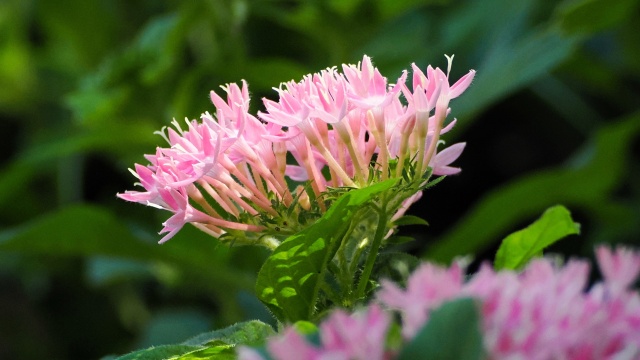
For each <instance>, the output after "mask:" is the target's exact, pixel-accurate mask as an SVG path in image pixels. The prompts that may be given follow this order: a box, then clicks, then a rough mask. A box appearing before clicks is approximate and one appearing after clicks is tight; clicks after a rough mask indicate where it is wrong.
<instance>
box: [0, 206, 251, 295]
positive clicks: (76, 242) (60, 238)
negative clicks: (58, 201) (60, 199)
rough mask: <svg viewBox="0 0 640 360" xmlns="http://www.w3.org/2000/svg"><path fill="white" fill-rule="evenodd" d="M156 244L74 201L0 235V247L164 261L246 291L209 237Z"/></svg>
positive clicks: (244, 280)
mask: <svg viewBox="0 0 640 360" xmlns="http://www.w3.org/2000/svg"><path fill="white" fill-rule="evenodd" d="M177 240H178V239H173V240H172V241H170V242H168V243H166V244H163V245H158V244H155V243H148V242H143V241H141V240H140V239H139V238H138V237H136V236H135V235H133V234H132V232H131V231H130V230H129V229H128V228H127V227H125V226H124V225H123V223H122V221H121V220H119V219H117V218H116V217H115V216H113V215H112V214H110V213H109V212H108V211H106V210H104V209H101V208H98V207H94V206H89V205H77V206H71V207H67V208H64V209H61V210H59V211H57V212H54V213H51V214H48V215H44V216H43V217H41V218H39V219H36V220H34V221H32V222H28V223H26V224H24V225H23V226H21V227H19V228H16V229H12V230H7V231H4V232H2V233H0V250H2V251H20V252H27V253H35V254H46V255H68V256H91V255H103V256H112V257H121V258H125V259H135V260H142V261H166V262H167V263H170V264H174V265H176V266H179V267H180V269H181V270H185V271H189V272H192V273H194V274H198V276H199V277H200V280H201V281H203V282H204V283H207V282H208V283H211V284H215V285H216V286H219V287H220V288H221V289H222V288H226V289H227V290H224V291H226V292H228V289H250V288H251V287H252V286H253V281H252V276H251V275H249V274H245V273H243V272H241V271H240V270H237V269H232V268H230V267H229V266H228V264H227V262H226V261H225V257H226V255H225V252H223V251H220V250H222V249H218V248H217V245H216V241H215V240H213V239H211V240H208V239H207V241H202V239H189V238H182V239H179V241H177Z"/></svg>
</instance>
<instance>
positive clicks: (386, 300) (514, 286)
mask: <svg viewBox="0 0 640 360" xmlns="http://www.w3.org/2000/svg"><path fill="white" fill-rule="evenodd" d="M596 254H597V259H598V264H599V266H600V268H601V270H602V273H603V276H604V279H603V281H602V282H600V283H596V284H595V285H593V286H592V287H591V288H590V289H589V290H588V291H585V288H586V286H587V283H588V279H589V264H588V263H587V262H586V261H579V260H570V261H569V262H568V263H567V264H565V265H564V266H559V265H558V264H557V262H555V261H554V260H552V259H549V258H542V259H536V260H534V261H532V262H531V263H529V264H528V266H527V267H526V268H525V269H524V270H523V271H522V272H519V273H518V272H514V271H500V272H496V271H494V270H493V269H492V267H491V266H489V265H487V264H485V265H483V266H482V267H481V268H480V270H479V271H478V272H477V273H476V274H474V275H472V276H470V277H469V279H467V280H466V281H465V277H464V272H463V268H462V267H461V266H460V265H458V264H455V263H454V264H453V265H452V266H450V267H449V268H445V267H440V266H437V265H434V264H430V263H425V264H423V265H422V266H420V267H419V268H418V269H416V270H415V271H414V273H413V274H412V275H411V276H410V277H409V279H408V281H407V287H406V289H402V288H400V287H398V286H397V285H395V284H394V283H392V282H390V281H384V282H383V283H382V287H381V289H380V290H379V291H378V293H377V302H378V303H380V304H382V305H383V306H385V307H386V308H387V309H390V310H397V311H399V312H400V314H401V315H402V322H401V328H402V335H403V338H404V342H403V344H406V343H408V342H410V341H412V340H413V338H414V336H415V335H416V334H417V333H418V331H419V330H420V329H421V328H422V327H423V326H425V325H426V324H427V323H428V322H429V313H430V312H431V311H433V310H436V309H437V308H439V307H440V306H441V305H442V304H443V303H445V302H447V301H451V300H454V299H458V298H468V297H472V298H475V299H477V300H478V303H479V306H480V312H481V329H480V330H481V333H482V337H483V341H484V347H485V352H486V355H487V358H489V359H540V360H547V359H584V360H588V359H593V360H595V359H639V358H640V336H639V334H640V296H639V294H638V293H637V292H636V291H633V290H632V289H631V288H630V286H631V285H632V284H633V282H634V281H636V280H637V279H638V276H639V275H640V251H636V250H631V249H626V248H622V247H619V248H617V249H616V250H614V251H612V250H611V249H610V248H608V247H606V246H601V247H598V248H597V249H596ZM390 319H392V316H390V314H386V313H385V312H383V311H381V310H380V308H379V305H377V304H376V303H374V304H372V305H370V306H369V307H368V310H361V311H359V312H356V313H355V314H353V315H348V314H346V313H344V312H343V311H342V310H338V311H335V312H334V313H332V314H331V315H330V316H329V317H328V318H327V319H326V320H325V321H324V322H322V323H321V325H320V330H319V338H320V341H319V342H318V343H313V341H311V340H310V339H312V337H311V338H310V337H303V336H302V335H300V334H299V333H298V332H296V331H295V330H294V328H293V327H290V328H288V329H286V330H285V331H284V333H283V335H281V336H276V337H273V338H270V339H268V340H267V345H266V351H267V352H268V354H269V356H270V358H272V359H274V360H287V359H305V360H306V359H345V360H346V359H349V360H354V359H355V360H369V359H393V358H395V357H396V356H397V355H398V353H399V351H401V350H402V344H400V348H399V349H397V348H395V347H396V346H397V345H395V346H394V349H388V348H386V345H387V344H388V343H389V342H388V341H387V339H386V337H387V336H388V334H389V330H390V326H391V321H390ZM238 354H239V358H240V359H243V360H258V359H263V357H262V356H261V355H260V353H259V352H257V351H256V350H253V349H251V348H247V347H240V348H239V351H238Z"/></svg>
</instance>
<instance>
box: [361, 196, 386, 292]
mask: <svg viewBox="0 0 640 360" xmlns="http://www.w3.org/2000/svg"><path fill="white" fill-rule="evenodd" d="M381 203H382V204H381V206H380V207H379V208H376V211H377V212H378V226H377V228H376V233H375V235H374V238H373V242H372V243H371V247H370V249H369V255H368V256H367V262H366V263H365V265H364V269H363V270H362V275H360V280H359V282H358V288H357V290H356V296H357V297H356V300H358V299H362V298H364V293H365V291H366V289H367V283H369V278H370V277H371V272H372V271H373V265H374V264H375V262H376V257H377V256H378V251H379V250H380V246H381V245H382V240H383V238H384V235H385V233H386V232H387V226H386V225H387V212H386V210H387V209H386V205H387V204H386V201H385V199H384V198H383V199H382V201H381Z"/></svg>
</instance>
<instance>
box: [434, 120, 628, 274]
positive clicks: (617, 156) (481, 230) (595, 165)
mask: <svg viewBox="0 0 640 360" xmlns="http://www.w3.org/2000/svg"><path fill="white" fill-rule="evenodd" d="M639 132H640V113H636V114H633V115H631V116H629V117H626V118H624V119H622V120H619V121H616V122H613V123H611V124H610V125H607V126H603V127H602V128H601V129H600V130H599V131H598V132H597V133H595V134H594V135H595V136H594V138H593V139H592V141H591V142H589V144H588V146H587V147H586V148H585V149H584V151H583V152H582V153H581V154H579V155H578V156H576V157H574V163H577V164H576V165H574V166H571V167H558V168H555V169H550V170H546V171H538V172H536V173H535V174H530V175H528V176H525V177H522V178H520V179H516V180H515V181H513V182H512V183H510V184H507V185H505V186H503V187H500V188H499V189H496V190H494V191H493V192H491V193H489V194H487V195H486V196H485V198H484V199H482V200H480V201H479V202H478V204H476V205H475V206H474V207H473V208H472V209H471V210H470V211H469V213H468V214H466V215H465V216H463V217H462V218H461V220H460V222H459V223H458V224H457V225H455V226H454V227H453V229H452V230H451V231H450V232H448V233H446V234H445V235H444V236H443V237H442V238H440V239H439V240H438V241H437V242H436V243H435V244H434V245H433V246H432V247H430V248H429V249H427V251H426V252H425V253H424V254H423V255H422V256H423V257H427V258H430V259H433V260H436V261H438V262H443V263H445V262H449V261H451V259H453V258H454V257H456V256H458V255H464V254H472V253H477V252H478V251H482V250H483V249H486V248H487V247H489V246H490V245H491V244H492V243H493V242H494V241H495V240H496V239H497V238H499V237H501V236H503V234H504V233H506V229H508V228H509V227H510V226H513V225H514V224H516V223H518V222H521V221H524V220H526V219H527V218H528V217H531V216H535V215H537V214H539V213H540V212H542V211H544V209H546V208H548V207H549V206H550V205H553V204H554V203H563V204H565V205H567V206H570V207H572V208H573V207H582V208H586V209H587V210H589V209H593V210H592V211H594V212H597V211H599V206H600V205H601V204H602V199H605V198H606V196H607V194H608V193H610V192H611V191H612V190H613V189H614V188H615V187H616V186H617V185H618V184H619V183H620V182H621V181H622V179H623V177H624V172H625V171H626V169H627V167H628V162H629V150H630V146H631V143H632V140H633V139H634V136H635V135H636V134H638V133H639ZM514 204H517V206H516V205H514Z"/></svg>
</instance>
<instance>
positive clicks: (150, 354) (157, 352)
mask: <svg viewBox="0 0 640 360" xmlns="http://www.w3.org/2000/svg"><path fill="white" fill-rule="evenodd" d="M200 349H201V347H199V346H189V345H162V346H156V347H152V348H149V349H144V350H138V351H134V352H132V353H129V354H127V355H124V356H121V357H119V358H117V360H166V359H175V357H176V356H179V355H183V354H186V353H189V352H192V351H197V350H200Z"/></svg>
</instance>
